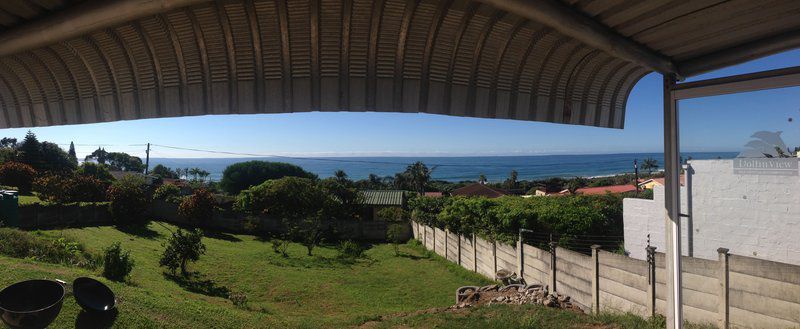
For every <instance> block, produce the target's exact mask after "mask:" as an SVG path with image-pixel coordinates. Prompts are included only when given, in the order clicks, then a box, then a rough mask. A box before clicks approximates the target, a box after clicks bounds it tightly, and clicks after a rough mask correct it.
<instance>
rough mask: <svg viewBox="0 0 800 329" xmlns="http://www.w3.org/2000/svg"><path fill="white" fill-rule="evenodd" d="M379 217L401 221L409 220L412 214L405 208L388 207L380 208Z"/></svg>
mask: <svg viewBox="0 0 800 329" xmlns="http://www.w3.org/2000/svg"><path fill="white" fill-rule="evenodd" d="M377 217H378V219H380V220H385V221H390V222H399V221H405V220H408V219H409V217H410V216H409V214H408V212H407V211H405V210H403V208H400V207H386V208H382V209H381V210H378V213H377Z"/></svg>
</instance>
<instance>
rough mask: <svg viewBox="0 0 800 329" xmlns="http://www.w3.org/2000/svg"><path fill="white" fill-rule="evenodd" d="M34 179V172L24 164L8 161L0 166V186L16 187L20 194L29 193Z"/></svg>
mask: <svg viewBox="0 0 800 329" xmlns="http://www.w3.org/2000/svg"><path fill="white" fill-rule="evenodd" d="M34 177H36V170H35V169H33V167H31V166H29V165H26V164H24V163H19V162H12V161H10V162H6V163H4V164H2V165H0V184H3V185H7V186H13V187H16V188H17V189H18V190H19V193H20V194H29V193H31V186H32V185H33V178H34Z"/></svg>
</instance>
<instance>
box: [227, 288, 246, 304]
mask: <svg viewBox="0 0 800 329" xmlns="http://www.w3.org/2000/svg"><path fill="white" fill-rule="evenodd" d="M228 300H230V301H231V302H232V303H233V305H234V306H236V307H238V308H247V295H245V294H244V293H241V292H231V293H229V294H228Z"/></svg>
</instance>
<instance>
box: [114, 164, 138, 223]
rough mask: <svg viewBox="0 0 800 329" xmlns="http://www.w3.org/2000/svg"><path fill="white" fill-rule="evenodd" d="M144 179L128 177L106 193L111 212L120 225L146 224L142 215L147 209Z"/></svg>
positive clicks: (116, 182) (120, 180)
mask: <svg viewBox="0 0 800 329" xmlns="http://www.w3.org/2000/svg"><path fill="white" fill-rule="evenodd" d="M143 186H144V178H142V177H139V176H135V175H127V176H124V177H122V178H120V179H118V180H116V181H114V183H113V184H111V187H109V188H108V191H107V193H106V195H107V197H108V201H109V202H110V204H109V211H110V212H111V216H113V217H114V220H115V221H116V222H117V223H118V224H131V223H137V224H138V223H144V222H146V220H144V219H143V218H142V217H143V216H142V214H143V213H144V211H145V209H146V207H147V197H146V196H145V191H144V187H143Z"/></svg>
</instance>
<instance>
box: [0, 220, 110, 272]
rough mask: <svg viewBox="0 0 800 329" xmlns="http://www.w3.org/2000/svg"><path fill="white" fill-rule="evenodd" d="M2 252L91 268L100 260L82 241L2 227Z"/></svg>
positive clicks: (0, 241)
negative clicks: (87, 249)
mask: <svg viewBox="0 0 800 329" xmlns="http://www.w3.org/2000/svg"><path fill="white" fill-rule="evenodd" d="M0 254H2V255H5V256H9V257H15V258H25V259H33V260H36V261H41V262H46V263H53V264H63V265H69V266H78V267H83V268H90V269H93V268H95V267H96V266H97V264H98V262H99V260H98V258H97V257H95V256H94V255H92V254H91V253H89V252H87V251H86V249H85V248H84V247H83V245H82V244H81V243H79V242H77V241H74V240H72V239H69V238H66V237H59V238H49V237H45V236H41V235H37V234H34V233H30V232H26V231H20V230H17V229H13V228H0Z"/></svg>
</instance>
